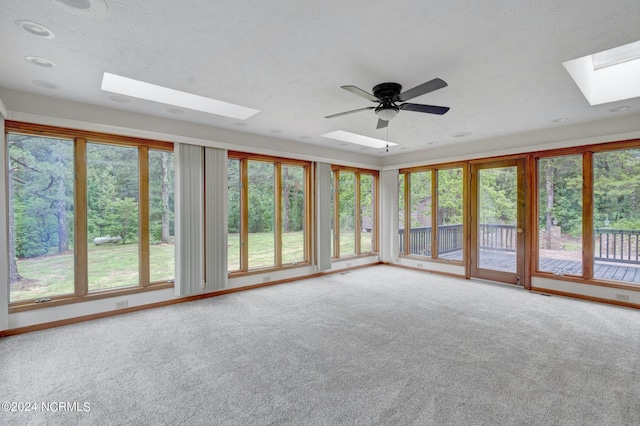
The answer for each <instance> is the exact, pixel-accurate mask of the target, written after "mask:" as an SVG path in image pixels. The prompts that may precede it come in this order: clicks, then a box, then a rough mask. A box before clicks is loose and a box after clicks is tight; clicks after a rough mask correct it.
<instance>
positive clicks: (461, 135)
mask: <svg viewBox="0 0 640 426" xmlns="http://www.w3.org/2000/svg"><path fill="white" fill-rule="evenodd" d="M470 134H471V133H469V132H460V133H456V134H455V135H453V137H454V138H466V137H467V136H469V135H470Z"/></svg>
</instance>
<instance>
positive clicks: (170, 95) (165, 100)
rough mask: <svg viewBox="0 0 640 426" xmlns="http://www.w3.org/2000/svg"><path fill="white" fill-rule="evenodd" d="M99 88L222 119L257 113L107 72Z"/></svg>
mask: <svg viewBox="0 0 640 426" xmlns="http://www.w3.org/2000/svg"><path fill="white" fill-rule="evenodd" d="M101 88H102V90H104V91H105V92H111V93H117V94H119V95H124V96H130V97H132V98H138V99H144V100H147V101H153V102H159V103H162V104H166V105H171V106H174V107H180V108H186V109H191V110H194V111H201V112H206V113H209V114H215V115H222V116H224V117H229V118H235V119H236V120H246V119H247V118H249V117H251V116H252V115H254V114H256V113H258V112H259V111H258V110H257V109H253V108H247V107H243V106H240V105H235V104H232V103H229V102H224V101H219V100H217V99H212V98H207V97H204V96H200V95H194V94H193V93H187V92H182V91H180V90H175V89H170V88H168V87H163V86H158V85H156V84H151V83H146V82H144V81H140V80H134V79H132V78H127V77H122V76H119V75H116V74H111V73H108V72H105V73H104V75H103V77H102V87H101Z"/></svg>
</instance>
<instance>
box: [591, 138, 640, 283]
mask: <svg viewBox="0 0 640 426" xmlns="http://www.w3.org/2000/svg"><path fill="white" fill-rule="evenodd" d="M639 176H640V148H639V149H621V150H615V151H605V152H596V153H595V154H594V155H593V235H594V239H595V247H594V267H593V277H594V278H600V279H605V280H614V281H622V282H628V283H636V284H640V253H639V249H640V241H639V238H640V178H639Z"/></svg>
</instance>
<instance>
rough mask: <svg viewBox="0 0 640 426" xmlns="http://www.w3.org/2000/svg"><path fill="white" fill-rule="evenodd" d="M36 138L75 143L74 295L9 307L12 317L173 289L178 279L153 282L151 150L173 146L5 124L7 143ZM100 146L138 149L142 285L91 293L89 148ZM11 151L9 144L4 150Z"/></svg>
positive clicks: (152, 141) (10, 123)
mask: <svg viewBox="0 0 640 426" xmlns="http://www.w3.org/2000/svg"><path fill="white" fill-rule="evenodd" d="M9 133H12V134H22V135H28V136H36V137H50V138H61V139H69V140H72V141H73V152H74V160H73V164H74V176H75V179H74V183H73V187H74V194H73V200H74V219H73V220H74V236H73V244H74V256H75V262H74V292H73V293H72V294H65V295H59V296H50V297H49V296H48V297H47V299H50V300H47V301H46V302H36V298H34V299H28V300H21V301H15V302H10V303H9V313H15V312H23V311H28V310H32V309H38V308H48V307H53V306H60V305H65V304H70V303H78V302H86V301H90V300H98V299H103V298H107V297H114V296H121V295H128V294H135V293H140V292H145V291H152V290H159V289H165V288H173V286H174V279H168V280H163V281H158V282H150V280H149V268H150V265H149V186H148V171H149V158H148V152H149V149H153V150H157V151H168V152H171V153H173V143H172V142H163V141H156V140H150V139H142V138H136V137H128V136H122V135H115V134H108V133H102V132H94V131H86V130H79V129H70V128H64V127H55V126H48V125H42V124H33V123H24V122H19V121H11V120H7V121H5V140H6V136H7V135H8V134H9ZM91 142H96V143H100V144H105V145H118V146H126V147H134V148H137V149H138V182H139V190H138V197H139V199H138V255H139V261H138V272H139V278H138V284H137V285H131V286H126V287H120V288H111V289H105V290H96V291H91V292H89V290H88V288H89V287H88V285H89V284H88V264H87V259H88V255H87V251H88V240H87V168H86V167H87V156H86V154H87V144H88V143H91ZM3 149H5V151H6V150H7V144H6V143H5V146H4V148H3Z"/></svg>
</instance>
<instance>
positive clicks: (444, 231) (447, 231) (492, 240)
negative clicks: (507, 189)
mask: <svg viewBox="0 0 640 426" xmlns="http://www.w3.org/2000/svg"><path fill="white" fill-rule="evenodd" d="M398 233H399V235H400V238H399V240H400V251H401V252H402V250H403V249H404V229H399V230H398ZM409 234H410V239H409V253H410V254H418V255H422V256H431V227H430V226H425V227H421V228H411V230H410V231H409ZM438 236H439V238H438V254H446V253H452V252H455V251H459V250H462V240H463V234H462V224H456V225H440V226H438ZM478 237H479V242H480V248H481V249H483V250H495V251H515V250H516V226H515V225H501V224H493V223H484V224H480V233H479V236H478Z"/></svg>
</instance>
